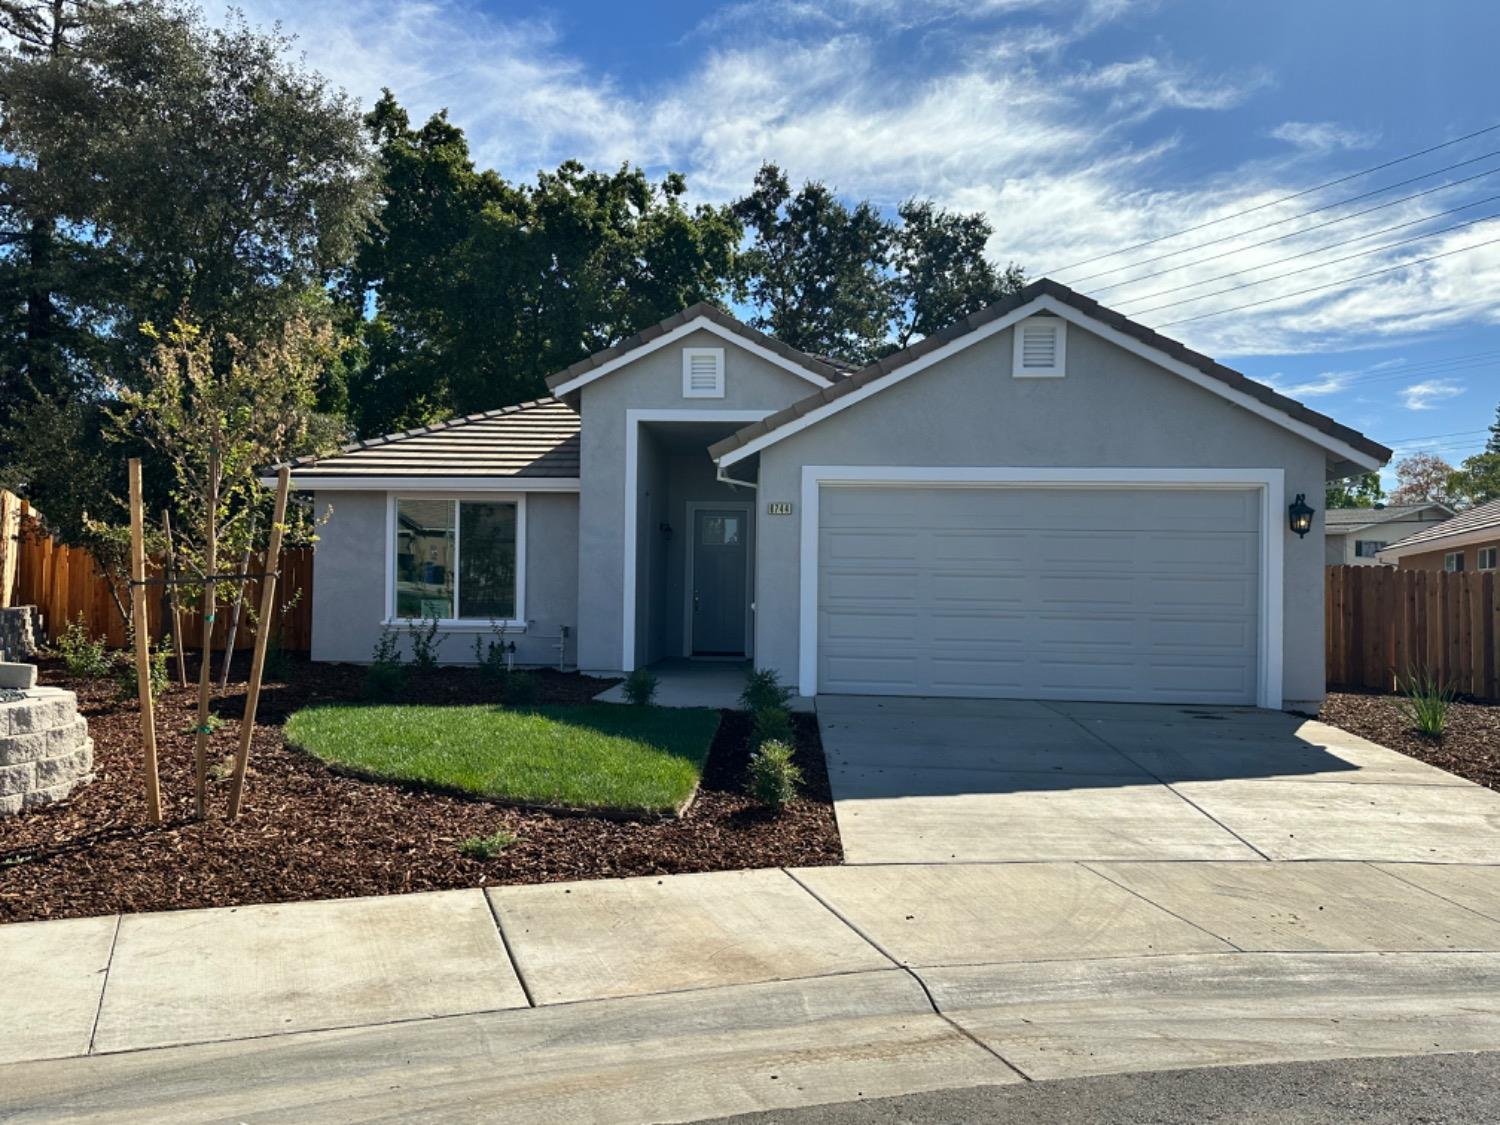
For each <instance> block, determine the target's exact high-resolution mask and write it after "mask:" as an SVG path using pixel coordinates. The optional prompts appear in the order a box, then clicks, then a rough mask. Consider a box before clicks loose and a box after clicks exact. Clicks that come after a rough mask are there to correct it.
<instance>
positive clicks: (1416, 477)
mask: <svg viewBox="0 0 1500 1125" xmlns="http://www.w3.org/2000/svg"><path fill="white" fill-rule="evenodd" d="M1452 476H1453V466H1452V465H1450V464H1448V462H1446V461H1444V460H1443V459H1442V458H1441V457H1439V456H1438V455H1437V454H1435V453H1413V454H1412V455H1411V456H1410V457H1406V458H1404V459H1402V460H1401V461H1400V462H1398V463H1397V465H1396V489H1395V491H1394V492H1392V493H1391V503H1392V504H1421V503H1425V502H1427V501H1429V500H1435V501H1437V502H1439V503H1446V502H1447V501H1448V499H1449V497H1448V482H1449V479H1450V478H1451V477H1452Z"/></svg>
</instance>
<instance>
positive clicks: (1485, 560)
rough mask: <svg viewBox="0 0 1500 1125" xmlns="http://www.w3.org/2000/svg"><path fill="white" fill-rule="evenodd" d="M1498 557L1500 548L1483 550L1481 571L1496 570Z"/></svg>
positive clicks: (1480, 560)
mask: <svg viewBox="0 0 1500 1125" xmlns="http://www.w3.org/2000/svg"><path fill="white" fill-rule="evenodd" d="M1497 556H1500V548H1496V547H1484V548H1481V549H1480V552H1479V569H1480V570H1494V569H1495V564H1496V561H1497Z"/></svg>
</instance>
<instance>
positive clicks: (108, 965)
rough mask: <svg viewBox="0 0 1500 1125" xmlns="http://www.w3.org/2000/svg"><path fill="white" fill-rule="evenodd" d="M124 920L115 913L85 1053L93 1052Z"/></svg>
mask: <svg viewBox="0 0 1500 1125" xmlns="http://www.w3.org/2000/svg"><path fill="white" fill-rule="evenodd" d="M123 921H125V915H123V914H116V915H115V932H114V933H113V934H111V935H110V938H109V956H108V957H106V958H105V959H104V980H103V981H102V982H100V984H99V1006H98V1007H96V1008H95V1009H94V1026H93V1027H91V1028H90V1029H89V1046H88V1050H86V1051H85V1052H84V1054H85V1055H92V1054H93V1053H94V1040H95V1039H96V1038H97V1037H98V1035H99V1017H100V1016H102V1015H103V1014H104V993H105V991H106V990H107V989H108V988H109V971H110V969H112V968H114V964H115V946H116V945H118V944H119V942H120V923H122V922H123Z"/></svg>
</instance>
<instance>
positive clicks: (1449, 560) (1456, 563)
mask: <svg viewBox="0 0 1500 1125" xmlns="http://www.w3.org/2000/svg"><path fill="white" fill-rule="evenodd" d="M1463 568H1464V553H1463V552H1462V551H1449V552H1448V553H1447V554H1446V555H1444V556H1443V569H1444V570H1446V571H1447V572H1448V573H1449V574H1453V573H1455V572H1457V571H1460V570H1462V569H1463Z"/></svg>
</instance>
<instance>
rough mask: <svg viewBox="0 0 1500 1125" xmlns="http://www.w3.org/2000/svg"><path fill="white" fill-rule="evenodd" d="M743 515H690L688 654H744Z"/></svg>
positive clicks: (729, 511)
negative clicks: (690, 643) (690, 609)
mask: <svg viewBox="0 0 1500 1125" xmlns="http://www.w3.org/2000/svg"><path fill="white" fill-rule="evenodd" d="M748 524H749V513H748V512H747V511H746V510H745V509H743V508H699V509H697V510H696V511H695V512H694V513H693V566H692V571H693V572H692V575H691V578H692V587H691V589H692V615H693V618H692V626H691V628H692V650H693V652H694V653H701V654H703V655H705V656H710V655H721V654H722V655H733V656H743V655H744V654H745V617H746V614H745V609H746V601H745V598H746V589H745V587H746V576H747V573H748V572H747V569H746V568H747V567H748V566H749V562H750V528H749V526H748Z"/></svg>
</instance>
